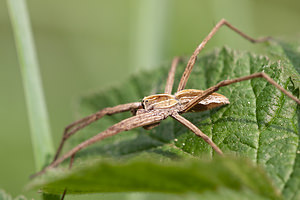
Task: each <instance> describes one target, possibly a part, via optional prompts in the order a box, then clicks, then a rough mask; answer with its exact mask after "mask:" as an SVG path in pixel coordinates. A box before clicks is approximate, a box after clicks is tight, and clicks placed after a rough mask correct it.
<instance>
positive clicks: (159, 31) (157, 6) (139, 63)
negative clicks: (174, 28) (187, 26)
mask: <svg viewBox="0 0 300 200" xmlns="http://www.w3.org/2000/svg"><path fill="white" fill-rule="evenodd" d="M170 3H171V2H170V1H169V0H164V1H161V0H151V1H148V0H141V1H138V4H137V12H138V13H137V14H136V15H135V16H134V19H133V21H135V25H134V26H135V27H134V29H133V34H132V35H133V39H132V40H133V41H134V43H133V53H132V66H134V69H138V68H141V67H143V68H146V69H147V68H148V69H150V68H152V67H154V66H157V65H158V64H159V63H161V60H162V58H163V50H164V48H163V47H164V46H165V45H164V44H165V35H166V30H167V18H168V8H169V7H170Z"/></svg>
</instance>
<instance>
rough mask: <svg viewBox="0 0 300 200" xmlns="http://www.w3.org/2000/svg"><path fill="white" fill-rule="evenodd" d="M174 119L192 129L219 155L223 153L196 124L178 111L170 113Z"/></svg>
mask: <svg viewBox="0 0 300 200" xmlns="http://www.w3.org/2000/svg"><path fill="white" fill-rule="evenodd" d="M171 117H173V118H174V119H176V120H177V121H179V122H180V123H181V124H183V125H184V126H186V127H187V128H189V129H190V130H191V131H193V132H194V133H195V134H196V135H197V136H199V137H201V138H202V139H203V140H204V141H205V142H206V143H207V144H209V145H210V146H211V147H212V148H213V149H214V150H215V151H216V152H217V153H218V154H219V155H223V152H222V151H221V149H220V148H219V147H218V146H217V145H216V144H215V143H214V142H213V141H212V140H211V139H210V138H209V137H208V136H207V135H205V134H204V133H203V132H202V131H201V130H200V129H199V128H198V127H197V126H195V125H194V124H193V123H192V122H190V121H188V120H187V119H185V118H184V117H182V116H181V115H179V114H178V113H174V114H172V115H171Z"/></svg>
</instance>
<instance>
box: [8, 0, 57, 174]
mask: <svg viewBox="0 0 300 200" xmlns="http://www.w3.org/2000/svg"><path fill="white" fill-rule="evenodd" d="M7 4H8V8H9V13H10V18H11V23H12V27H13V32H14V36H15V41H16V47H17V53H18V57H19V64H20V68H21V74H22V79H23V86H24V92H25V97H26V105H27V110H28V118H29V122H30V129H31V140H32V146H33V152H34V158H35V167H36V170H37V171H38V170H41V169H42V168H43V167H44V166H45V165H46V164H47V163H48V162H49V161H50V160H49V159H51V157H52V156H53V154H54V148H53V143H52V139H51V135H50V126H49V122H48V114H47V109H46V104H45V99H44V95H43V89H42V82H41V77H40V72H39V66H38V61H37V56H36V52H35V47H34V42H33V36H32V33H31V25H30V21H29V16H28V12H27V7H26V2H25V0H7Z"/></svg>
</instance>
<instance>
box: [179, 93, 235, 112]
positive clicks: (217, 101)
mask: <svg viewBox="0 0 300 200" xmlns="http://www.w3.org/2000/svg"><path fill="white" fill-rule="evenodd" d="M202 93H203V90H195V89H186V90H181V91H179V92H176V93H175V99H176V100H177V101H178V102H179V104H180V105H186V104H187V103H189V102H190V101H191V100H192V99H194V98H195V97H197V96H200V95H201V94H202ZM229 103H230V102H229V100H228V98H227V97H225V96H224V95H221V94H218V93H212V94H211V95H209V96H208V97H206V98H205V99H203V100H202V101H200V102H199V103H198V104H197V105H196V106H194V107H193V108H191V109H190V110H189V112H200V111H204V110H209V109H212V108H215V107H219V106H222V105H226V104H229Z"/></svg>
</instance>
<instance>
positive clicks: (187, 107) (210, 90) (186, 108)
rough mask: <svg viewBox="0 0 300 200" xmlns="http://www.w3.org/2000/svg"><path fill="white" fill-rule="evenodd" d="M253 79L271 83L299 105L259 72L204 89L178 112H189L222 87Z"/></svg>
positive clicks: (281, 89) (290, 95)
mask: <svg viewBox="0 0 300 200" xmlns="http://www.w3.org/2000/svg"><path fill="white" fill-rule="evenodd" d="M253 78H264V79H265V80H267V81H268V82H269V83H271V84H272V85H274V86H275V87H276V88H277V89H279V90H280V91H281V92H283V93H284V94H285V95H287V96H288V97H290V98H291V99H293V100H294V101H295V102H296V103H298V104H300V100H299V99H297V98H296V97H295V96H293V95H292V94H291V93H290V92H288V91H287V90H285V89H284V88H283V87H281V86H280V85H279V84H278V83H276V82H275V81H274V80H273V79H272V78H271V77H269V76H268V75H267V74H265V73H264V72H259V73H254V74H251V75H248V76H243V77H240V78H235V79H231V80H224V81H221V82H219V83H218V84H217V85H215V86H212V87H210V88H208V89H206V90H205V91H204V92H203V93H202V94H201V95H199V96H197V97H195V98H194V99H193V100H191V101H190V102H189V103H188V104H186V105H185V106H183V108H182V109H181V110H180V112H187V111H189V110H190V109H191V108H192V107H194V106H195V105H197V104H198V103H199V102H200V101H202V100H203V99H205V98H206V97H207V96H208V95H210V94H212V93H213V92H216V91H218V90H219V89H220V88H221V87H224V86H227V85H230V84H233V83H237V82H241V81H246V80H250V79H253Z"/></svg>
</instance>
